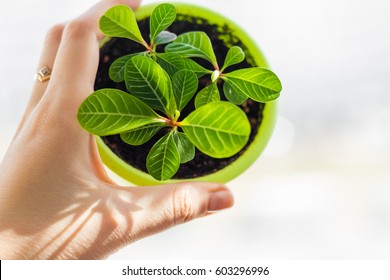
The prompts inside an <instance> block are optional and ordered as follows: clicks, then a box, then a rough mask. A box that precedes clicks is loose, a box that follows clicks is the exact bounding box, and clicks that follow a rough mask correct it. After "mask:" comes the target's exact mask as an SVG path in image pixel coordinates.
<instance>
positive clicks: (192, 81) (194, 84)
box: [172, 70, 198, 111]
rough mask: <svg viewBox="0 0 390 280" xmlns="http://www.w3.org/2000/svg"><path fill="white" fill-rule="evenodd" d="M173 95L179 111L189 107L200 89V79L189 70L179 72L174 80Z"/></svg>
mask: <svg viewBox="0 0 390 280" xmlns="http://www.w3.org/2000/svg"><path fill="white" fill-rule="evenodd" d="M172 84H173V95H174V96H175V100H176V104H177V106H178V109H179V111H181V110H183V108H184V107H185V106H186V105H187V103H188V102H189V101H190V100H191V98H192V97H193V96H194V94H195V92H196V90H197V89H198V78H197V77H196V75H195V74H194V73H193V72H192V71H189V70H179V71H178V72H177V73H176V74H175V75H174V76H173V78H172Z"/></svg>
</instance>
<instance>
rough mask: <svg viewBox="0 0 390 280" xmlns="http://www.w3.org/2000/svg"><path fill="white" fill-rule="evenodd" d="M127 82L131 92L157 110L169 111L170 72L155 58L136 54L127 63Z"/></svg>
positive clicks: (170, 92)
mask: <svg viewBox="0 0 390 280" xmlns="http://www.w3.org/2000/svg"><path fill="white" fill-rule="evenodd" d="M125 82H126V87H127V89H128V90H129V92H130V93H131V94H133V95H135V96H136V97H138V98H139V99H141V100H142V101H144V102H145V103H146V104H148V105H149V106H150V107H152V108H153V109H155V110H160V111H162V112H165V113H167V112H168V110H167V106H168V100H169V98H170V96H171V94H172V84H171V80H170V78H169V76H168V74H167V73H166V72H165V71H164V70H163V69H162V68H161V67H160V65H158V63H157V62H155V61H154V60H153V59H151V58H149V57H144V56H135V57H133V58H132V59H131V60H130V61H128V62H127V64H126V71H125Z"/></svg>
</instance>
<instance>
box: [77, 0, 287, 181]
mask: <svg viewBox="0 0 390 280" xmlns="http://www.w3.org/2000/svg"><path fill="white" fill-rule="evenodd" d="M99 25H100V29H101V30H102V32H103V33H104V34H105V35H107V36H108V38H109V39H107V40H105V41H104V42H103V43H102V47H101V59H100V65H99V70H98V73H97V78H96V82H95V90H96V91H95V92H94V93H93V94H91V95H90V96H89V97H88V98H87V99H86V100H85V101H84V102H83V103H82V104H81V106H80V108H79V113H78V120H79V123H80V125H81V126H82V127H83V128H84V129H86V130H87V131H89V132H90V133H92V134H95V135H97V141H98V146H99V151H100V154H101V157H102V159H103V161H104V163H105V164H106V165H107V166H108V167H109V168H110V169H112V170H113V171H114V172H116V173H117V174H118V175H120V176H121V177H123V178H125V179H127V180H128V181H131V182H133V183H135V184H139V185H142V184H159V183H161V181H166V180H170V181H176V180H199V181H216V182H227V181H229V180H231V179H232V178H234V177H236V176H237V175H239V174H240V173H241V172H243V171H244V170H246V169H247V168H248V167H249V166H250V165H251V164H252V163H253V162H254V161H255V160H256V158H257V157H258V156H259V155H260V153H261V152H262V150H263V149H264V148H265V146H266V143H267V142H268V140H269V138H270V135H271V133H272V129H273V125H274V121H275V113H276V103H275V101H273V100H275V99H276V98H277V97H279V94H280V91H281V89H282V87H281V83H280V81H279V79H278V77H277V76H276V75H275V74H274V73H273V72H272V71H270V70H268V69H267V68H266V62H265V60H264V58H263V56H262V55H261V53H260V51H259V50H258V49H257V47H256V45H255V44H254V43H253V41H252V40H251V39H250V38H249V37H248V36H247V35H246V34H245V33H244V32H243V31H242V30H241V29H239V28H238V27H237V26H236V25H235V24H233V23H232V22H230V21H229V20H227V19H225V18H223V17H221V16H220V15H218V14H215V13H213V12H211V11H208V10H206V9H203V8H200V7H196V6H193V5H185V4H175V5H172V4H168V3H164V4H160V5H149V6H145V7H141V8H140V9H139V10H137V12H136V15H135V14H134V13H133V11H132V10H131V9H130V8H129V7H127V6H124V5H118V6H115V7H112V8H111V9H109V10H108V11H107V12H106V13H105V14H104V15H103V16H102V18H101V19H100V23H99Z"/></svg>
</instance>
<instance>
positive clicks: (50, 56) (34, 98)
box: [26, 24, 65, 114]
mask: <svg viewBox="0 0 390 280" xmlns="http://www.w3.org/2000/svg"><path fill="white" fill-rule="evenodd" d="M64 27H65V24H58V25H55V26H53V27H52V28H51V29H50V30H49V31H48V32H47V35H46V38H45V42H44V45H43V49H42V54H41V57H40V59H39V63H38V67H37V72H38V71H39V70H40V69H42V68H43V67H44V66H47V67H48V68H49V69H50V70H52V69H53V65H54V60H55V58H56V55H57V51H58V48H59V46H60V42H61V37H62V32H63V30H64ZM48 83H50V80H49V81H47V82H43V83H41V82H39V81H38V80H36V82H35V83H34V86H33V90H32V95H31V98H30V100H29V103H28V105H27V109H26V111H27V112H26V113H27V114H28V113H29V111H31V110H32V109H33V108H34V107H35V106H36V105H37V104H38V102H39V100H40V99H41V98H42V96H43V94H44V92H45V90H46V88H47V85H48Z"/></svg>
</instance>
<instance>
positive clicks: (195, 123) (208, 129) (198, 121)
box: [181, 102, 251, 158]
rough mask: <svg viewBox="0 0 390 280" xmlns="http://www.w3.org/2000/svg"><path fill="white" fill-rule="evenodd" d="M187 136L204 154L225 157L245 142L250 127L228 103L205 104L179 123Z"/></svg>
mask: <svg viewBox="0 0 390 280" xmlns="http://www.w3.org/2000/svg"><path fill="white" fill-rule="evenodd" d="M181 127H182V129H183V131H184V133H185V134H186V135H187V137H188V139H190V141H191V142H192V143H194V145H195V146H196V147H197V148H198V149H199V150H200V151H201V152H202V153H204V154H206V155H209V156H211V157H214V158H226V157H230V156H233V155H234V154H236V153H238V152H239V151H240V150H241V149H242V148H243V147H244V146H245V144H246V143H247V142H248V139H249V135H250V131H251V127H250V124H249V121H248V119H247V116H246V115H245V113H244V112H243V111H242V110H241V109H240V108H238V107H237V106H236V105H233V104H231V103H229V102H214V103H209V104H206V105H204V106H202V107H200V108H199V109H196V110H195V111H193V112H192V113H191V114H190V115H188V117H186V118H185V119H184V120H183V121H182V122H181Z"/></svg>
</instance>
